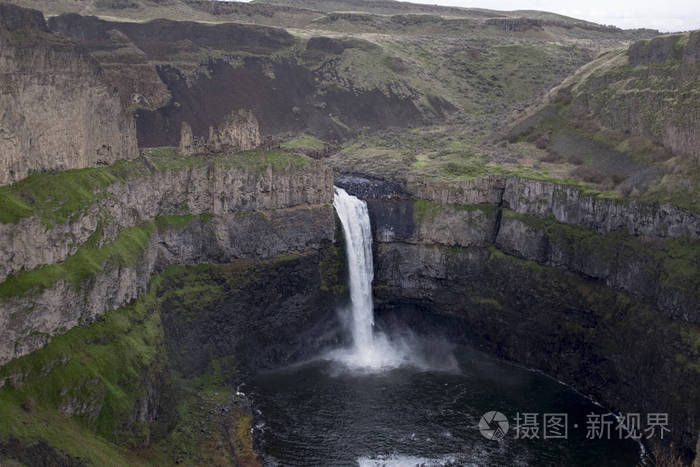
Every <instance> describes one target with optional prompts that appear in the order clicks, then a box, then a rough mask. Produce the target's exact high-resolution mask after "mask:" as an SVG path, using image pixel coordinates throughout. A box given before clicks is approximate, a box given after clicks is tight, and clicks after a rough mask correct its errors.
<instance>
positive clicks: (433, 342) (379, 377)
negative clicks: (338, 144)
mask: <svg viewBox="0 0 700 467" xmlns="http://www.w3.org/2000/svg"><path fill="white" fill-rule="evenodd" d="M333 206H334V207H335V209H336V212H337V213H338V217H339V218H340V221H341V224H342V226H343V233H344V236H345V244H346V255H347V263H348V277H349V288H350V303H349V306H348V307H347V308H346V309H344V310H343V311H344V314H345V318H346V319H345V320H344V321H345V322H346V323H347V328H348V329H347V331H348V334H349V335H350V337H351V342H352V344H351V345H350V346H348V347H343V348H338V349H332V350H330V351H329V352H327V353H326V354H324V355H321V356H319V358H318V359H316V360H314V361H310V362H307V363H304V364H300V365H296V366H292V367H289V368H286V369H281V370H276V371H273V372H268V373H264V374H260V375H258V376H257V377H256V378H255V379H254V380H253V382H252V384H251V387H252V395H253V399H254V401H255V404H256V406H257V407H258V408H259V409H260V410H261V414H262V417H261V419H262V421H261V422H259V423H258V424H257V425H256V426H257V428H256V429H257V430H258V436H257V439H258V440H260V445H261V446H260V447H261V449H262V451H263V454H264V456H265V463H266V464H268V465H284V466H341V465H360V466H387V467H390V466H392V467H393V466H400V467H404V466H422V467H429V466H448V465H450V466H451V465H455V466H457V465H459V466H464V465H478V466H482V465H596V466H607V465H610V466H613V465H636V464H637V463H638V462H639V459H640V456H639V455H640V449H639V446H638V444H637V443H636V442H635V441H632V440H629V439H621V438H623V437H624V433H623V434H622V435H619V434H618V433H617V432H616V431H615V430H614V429H611V430H610V435H611V436H610V437H608V436H605V435H602V434H601V436H600V439H598V436H597V435H596V434H595V433H594V436H593V438H594V439H588V438H589V436H588V435H590V434H591V433H590V432H589V430H588V425H589V423H588V421H589V420H590V417H591V414H593V417H594V419H595V416H600V415H601V414H604V413H605V412H604V411H603V409H602V408H600V407H599V406H597V405H595V404H594V403H593V402H591V401H590V400H588V399H586V398H584V397H582V396H581V395H580V394H578V393H576V392H574V391H573V390H571V389H570V388H568V387H566V386H564V385H562V384H560V383H558V382H556V381H555V380H552V379H550V378H548V377H546V376H544V375H542V374H540V373H536V372H532V371H529V370H527V369H525V368H521V367H518V366H515V365H511V364H508V363H506V362H503V361H500V360H497V359H495V358H494V357H490V356H488V355H486V354H483V353H481V352H478V351H476V350H474V349H473V348H471V347H469V346H467V345H460V346H451V345H450V344H449V342H448V341H447V340H446V339H445V338H444V337H439V336H438V335H437V334H436V335H433V336H432V337H430V336H429V335H426V334H425V333H423V334H422V335H420V334H416V333H418V332H421V331H425V328H424V327H422V329H416V330H415V331H416V333H414V330H411V329H409V328H407V327H406V326H405V325H402V324H401V323H400V321H399V325H398V329H397V326H393V327H391V328H389V327H387V328H386V329H380V328H381V326H375V318H374V309H373V303H372V278H373V262H372V235H371V225H370V221H369V215H368V212H367V205H366V203H365V202H364V201H362V200H359V199H358V198H356V197H354V196H351V195H349V194H348V193H346V192H345V191H344V190H342V189H340V188H336V189H335V197H334V202H333ZM495 412H497V414H495ZM526 414H528V415H526ZM564 415H565V416H566V418H565V419H564V418H563V417H564ZM526 417H528V418H527V419H526ZM547 417H548V418H547ZM553 417H556V418H553ZM610 419H612V418H611V415H610ZM526 420H527V421H526ZM546 420H549V421H550V422H551V421H552V420H558V424H557V427H555V428H556V429H554V428H550V429H547V428H546V427H547V426H548V425H547V424H546V423H545V422H546ZM601 420H602V419H601ZM514 424H519V425H520V426H521V427H523V428H524V427H525V426H528V427H529V428H528V429H527V430H526V431H525V430H518V429H516V428H514V427H513V425H514ZM564 428H565V431H564ZM545 430H547V431H546V432H545ZM545 436H547V439H545ZM554 436H555V437H554ZM526 437H527V439H525V438H526Z"/></svg>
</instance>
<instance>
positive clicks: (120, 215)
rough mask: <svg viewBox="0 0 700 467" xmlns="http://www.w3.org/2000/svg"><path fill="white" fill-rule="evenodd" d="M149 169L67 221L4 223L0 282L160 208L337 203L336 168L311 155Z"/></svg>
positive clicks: (227, 209) (213, 210) (218, 210)
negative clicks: (294, 160) (290, 160)
mask: <svg viewBox="0 0 700 467" xmlns="http://www.w3.org/2000/svg"><path fill="white" fill-rule="evenodd" d="M193 157H196V156H193ZM143 172H144V171H141V172H140V173H142V175H134V176H132V177H129V178H127V179H126V180H125V181H123V182H122V181H119V182H115V183H114V184H112V185H110V186H108V187H107V188H106V189H105V196H101V197H98V198H97V199H96V200H95V202H94V204H92V205H90V206H88V207H86V208H85V209H83V210H82V211H80V212H76V213H73V216H72V217H71V218H70V219H69V220H68V221H67V222H64V223H56V224H52V225H47V224H46V223H44V222H42V220H41V219H40V218H39V217H38V216H32V217H26V218H22V219H20V220H19V221H18V222H17V223H7V224H2V223H0V282H1V281H2V280H4V279H5V278H6V277H7V276H8V275H10V274H13V273H16V272H19V271H22V270H31V269H34V268H37V267H39V266H42V265H46V264H52V263H56V262H60V261H63V260H64V259H65V258H66V257H68V256H69V255H71V254H73V253H75V251H76V250H77V249H78V248H79V247H80V246H81V245H82V244H84V243H85V242H86V241H87V240H88V238H90V236H91V235H93V234H94V233H95V232H96V231H97V229H98V227H99V228H101V229H102V234H103V236H104V239H103V241H109V240H110V239H113V238H114V237H116V235H117V234H118V233H119V232H120V231H121V230H122V229H124V228H127V227H133V226H135V225H137V224H140V223H143V222H148V221H150V220H153V219H154V218H156V217H157V216H159V215H172V214H180V213H188V214H192V215H199V214H211V215H227V214H232V213H235V212H243V211H252V210H260V211H264V210H269V209H284V208H291V207H295V206H303V205H322V204H330V203H331V202H332V184H333V175H332V172H331V170H330V169H329V168H328V167H326V166H325V165H323V164H322V163H320V162H318V161H312V160H308V162H307V164H306V165H304V167H303V168H300V169H288V170H286V171H273V170H266V171H263V172H258V171H248V170H245V169H242V168H225V167H216V168H213V167H209V166H202V167H194V168H192V167H184V168H180V169H167V170H166V169H163V170H157V171H156V172H155V173H153V174H149V175H143ZM146 172H147V171H146ZM103 219H109V222H106V223H105V222H102V220H103Z"/></svg>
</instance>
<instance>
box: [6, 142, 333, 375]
mask: <svg viewBox="0 0 700 467" xmlns="http://www.w3.org/2000/svg"><path fill="white" fill-rule="evenodd" d="M152 157H153V160H154V161H155V163H154V162H152V161H150V160H148V161H139V162H132V163H127V164H123V165H122V166H121V170H123V171H126V173H127V174H129V175H125V176H124V178H123V179H122V180H120V181H116V182H115V183H112V184H109V185H107V186H106V187H104V188H102V190H101V191H98V192H97V193H96V195H95V197H94V198H93V199H92V200H91V202H90V203H87V204H86V205H85V206H83V207H82V209H79V210H77V211H76V212H74V213H72V217H71V218H70V220H68V221H67V222H57V223H55V224H53V225H47V222H46V219H45V218H44V219H42V218H41V217H40V216H38V215H34V216H29V217H24V218H21V219H20V220H18V221H17V222H16V223H5V224H1V230H2V236H3V238H4V240H5V242H6V243H4V246H3V248H2V256H3V258H5V262H4V266H3V271H2V279H4V280H5V282H0V288H2V290H3V292H2V293H1V294H0V295H2V298H1V299H0V300H1V303H2V308H1V309H0V324H2V325H1V326H0V329H2V346H1V347H2V348H1V349H0V361H1V362H6V361H8V360H9V359H12V358H14V357H17V356H20V355H24V354H26V353H28V352H31V351H32V350H35V349H37V348H39V347H41V346H42V345H44V344H45V343H46V342H47V341H48V339H49V338H50V336H52V335H55V334H57V333H61V332H65V331H66V330H68V329H70V328H72V327H74V326H77V325H79V324H86V323H89V322H91V321H92V320H93V319H94V318H95V317H97V316H99V315H101V314H103V313H104V312H105V311H108V310H111V309H114V308H118V307H120V306H123V305H125V304H127V303H129V302H131V301H132V300H133V299H135V298H136V297H137V296H138V295H139V293H141V292H143V291H144V290H145V288H146V287H147V285H148V284H149V281H150V278H151V276H152V274H153V273H154V272H156V271H158V270H161V269H162V268H163V267H164V266H165V265H167V264H174V263H178V264H195V263H202V262H214V263H216V262H228V261H230V260H232V259H236V258H268V257H272V256H276V255H279V254H283V253H289V252H303V251H306V250H314V249H318V248H319V247H320V245H321V242H323V241H329V240H332V239H333V236H334V228H335V227H334V226H335V225H334V222H333V213H332V208H331V207H330V203H331V201H332V174H331V172H330V170H329V169H328V168H326V167H324V166H323V165H321V164H320V163H318V162H315V161H311V160H307V159H305V158H302V157H301V156H291V155H290V156H288V157H289V160H287V159H284V161H286V163H287V162H288V163H289V164H286V163H284V164H283V163H282V162H281V161H280V160H281V158H284V157H287V156H284V155H282V154H280V155H278V156H276V157H277V158H278V159H275V160H270V161H269V162H268V163H264V162H261V163H260V165H259V166H257V167H255V166H249V165H246V164H243V165H241V159H242V158H243V157H245V156H244V155H232V156H229V159H226V156H218V157H217V158H215V159H211V160H207V159H206V158H204V159H203V158H199V159H195V160H197V161H199V165H195V166H192V165H185V166H181V167H177V165H176V164H175V161H179V162H183V163H184V162H188V159H186V158H180V157H179V156H175V155H173V156H172V157H174V159H172V158H165V159H163V158H158V157H155V156H152ZM222 157H223V159H222ZM250 157H251V158H252V159H251V160H255V161H257V160H258V158H261V159H262V160H263V161H264V160H265V159H264V157H265V155H264V153H260V154H253V155H251V156H250ZM227 161H228V162H227ZM292 162H293V163H294V164H296V165H294V164H292ZM234 164H237V165H234ZM149 166H150V170H149V169H148V168H147V167H149ZM159 167H160V168H159ZM300 226H303V227H301V228H300ZM59 262H61V264H55V263H59ZM29 310H31V311H29Z"/></svg>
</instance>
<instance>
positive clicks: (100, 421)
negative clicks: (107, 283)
mask: <svg viewBox="0 0 700 467" xmlns="http://www.w3.org/2000/svg"><path fill="white" fill-rule="evenodd" d="M157 287H158V280H156V281H154V282H153V284H152V286H151V290H150V292H149V293H148V294H145V295H142V296H141V297H140V298H139V299H138V300H137V301H136V302H135V303H133V304H131V305H129V306H126V307H123V308H120V309H118V310H114V311H111V312H109V313H106V314H105V315H104V316H103V317H102V318H100V319H99V320H98V321H96V322H95V323H93V324H91V325H89V326H84V327H76V328H73V329H71V330H70V331H68V332H66V333H64V334H62V335H60V336H57V337H54V338H53V340H52V341H51V342H50V343H49V344H48V345H47V346H45V347H44V348H42V349H40V350H37V351H35V352H33V353H31V354H30V355H27V356H25V357H21V358H18V359H15V360H13V361H11V362H10V363H8V364H7V365H5V366H3V367H2V368H0V379H2V378H6V377H9V376H11V375H24V377H23V378H22V379H21V381H20V382H18V383H17V384H13V383H11V382H10V381H7V382H6V384H5V385H4V386H3V387H2V388H1V389H0V419H2V420H3V421H4V422H3V423H2V424H0V437H6V436H14V437H18V438H20V439H22V440H39V439H41V440H45V441H47V442H49V443H50V444H51V445H52V446H54V447H56V448H59V449H62V450H64V451H65V452H67V453H68V454H70V455H73V456H78V457H81V458H89V459H91V460H92V461H93V462H94V463H96V464H98V465H134V464H145V462H143V461H142V460H139V459H138V458H137V456H136V454H135V453H134V452H132V451H130V450H127V449H124V448H123V447H119V446H117V445H115V444H113V443H121V444H122V445H124V446H128V445H129V444H130V443H132V442H137V441H138V440H136V439H134V437H135V435H136V432H138V431H139V430H140V429H148V427H147V426H146V427H140V428H138V425H139V423H138V422H136V423H135V426H134V427H133V428H132V429H129V430H124V427H125V426H127V424H128V423H133V420H132V421H131V422H129V419H130V417H131V416H132V414H133V412H134V410H135V405H136V403H137V401H138V400H139V399H140V398H143V397H146V387H145V385H144V378H143V376H144V373H145V372H146V371H152V370H153V369H154V368H156V367H158V366H160V365H161V361H160V360H159V359H160V358H162V355H163V354H162V350H161V343H162V339H163V336H162V326H161V322H160V314H159V313H157V312H155V311H156V310H155V306H156V302H157V297H156V293H155V290H156V289H157ZM28 400H32V401H34V403H35V404H36V406H35V407H34V408H32V409H30V410H27V409H26V408H23V406H25V407H26V406H27V401H28ZM69 401H72V404H73V405H74V406H76V407H83V408H84V407H90V406H92V409H88V410H85V413H83V414H78V415H74V416H72V417H70V416H68V415H66V414H64V413H62V411H61V409H60V408H61V407H62V406H64V405H65V404H66V403H68V402H69Z"/></svg>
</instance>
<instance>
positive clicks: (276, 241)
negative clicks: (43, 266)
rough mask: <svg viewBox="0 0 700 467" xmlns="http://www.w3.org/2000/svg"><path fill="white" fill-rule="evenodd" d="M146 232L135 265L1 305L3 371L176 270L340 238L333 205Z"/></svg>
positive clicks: (116, 265) (197, 220)
mask: <svg viewBox="0 0 700 467" xmlns="http://www.w3.org/2000/svg"><path fill="white" fill-rule="evenodd" d="M300 226H303V227H300ZM146 228H147V231H148V239H147V241H146V243H145V245H143V246H142V247H143V251H142V253H140V254H139V255H138V259H137V260H136V261H134V262H133V263H132V264H122V262H120V261H117V262H109V261H107V262H106V263H104V264H103V265H102V267H101V269H100V270H99V271H98V272H97V273H96V274H94V275H93V276H92V277H90V278H88V279H87V280H84V281H82V282H80V283H71V282H69V281H68V280H63V279H61V280H58V281H57V282H55V283H53V284H52V285H49V286H48V287H46V288H44V289H43V290H32V291H30V292H28V293H25V294H23V295H20V296H17V297H9V298H4V299H1V301H0V365H2V364H4V363H6V362H7V361H9V360H11V359H13V358H16V357H19V356H22V355H26V354H28V353H30V352H32V351H34V350H36V349H38V348H41V347H42V346H43V345H45V344H46V343H47V342H48V341H49V340H50V338H51V336H53V335H56V334H60V333H63V332H65V331H67V330H69V329H71V328H73V327H75V326H79V325H85V324H88V323H91V322H92V321H94V320H95V318H97V317H98V316H100V315H102V314H104V313H105V312H107V311H109V310H113V309H116V308H119V307H121V306H124V305H126V304H128V303H130V302H131V301H133V300H134V299H136V297H137V296H138V295H139V294H140V293H142V292H144V291H145V290H146V288H147V287H148V284H149V282H150V279H151V276H152V275H153V274H154V273H155V272H157V271H159V270H161V269H163V268H164V267H165V266H167V265H168V264H199V263H225V262H229V261H231V260H234V259H241V258H246V259H264V258H271V257H274V256H277V255H281V254H289V253H303V252H306V251H309V250H318V249H319V248H320V247H321V245H322V243H323V242H331V241H333V239H334V235H335V230H334V228H335V223H334V220H333V211H332V208H331V207H330V206H329V205H315V206H311V205H306V206H299V207H293V208H287V209H284V208H283V209H270V210H260V211H240V212H231V213H227V214H223V215H217V216H214V217H212V218H208V217H194V218H193V219H192V220H191V221H190V222H189V224H187V225H185V226H184V227H174V228H168V227H165V228H155V227H154V226H153V224H152V223H151V224H146ZM133 247H135V246H133Z"/></svg>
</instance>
